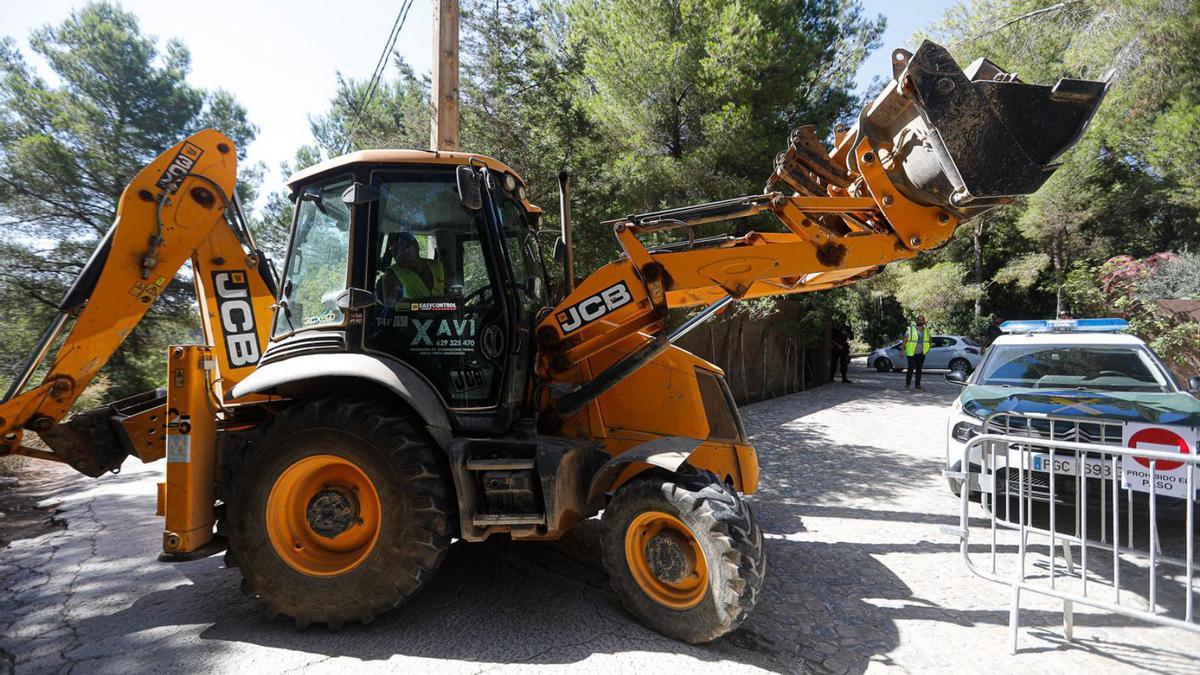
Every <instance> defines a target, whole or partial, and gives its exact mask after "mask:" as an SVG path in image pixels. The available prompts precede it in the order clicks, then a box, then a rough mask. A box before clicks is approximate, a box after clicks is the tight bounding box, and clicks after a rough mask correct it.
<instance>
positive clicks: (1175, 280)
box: [1137, 251, 1200, 300]
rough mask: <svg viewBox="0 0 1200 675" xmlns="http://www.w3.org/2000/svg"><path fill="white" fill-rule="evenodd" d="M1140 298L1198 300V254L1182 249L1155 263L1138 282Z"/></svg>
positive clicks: (1199, 273)
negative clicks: (1177, 253)
mask: <svg viewBox="0 0 1200 675" xmlns="http://www.w3.org/2000/svg"><path fill="white" fill-rule="evenodd" d="M1137 297H1138V298H1139V299H1141V300H1159V299H1182V300H1200V254H1196V253H1192V252H1191V251H1183V252H1181V253H1180V254H1179V255H1174V256H1171V257H1170V258H1167V259H1166V260H1163V261H1162V262H1161V263H1159V264H1158V265H1156V266H1155V267H1154V268H1153V270H1152V271H1151V272H1150V273H1149V274H1148V275H1146V277H1145V278H1144V279H1143V280H1142V281H1141V283H1140V284H1138V289H1137Z"/></svg>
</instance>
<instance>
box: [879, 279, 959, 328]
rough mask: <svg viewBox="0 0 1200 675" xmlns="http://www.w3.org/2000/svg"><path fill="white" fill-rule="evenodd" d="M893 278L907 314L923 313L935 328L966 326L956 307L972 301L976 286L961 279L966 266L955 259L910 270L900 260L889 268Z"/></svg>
mask: <svg viewBox="0 0 1200 675" xmlns="http://www.w3.org/2000/svg"><path fill="white" fill-rule="evenodd" d="M889 272H890V273H892V274H894V275H895V279H896V291H895V295H896V300H898V301H899V302H900V305H901V306H902V307H903V308H904V310H905V312H907V313H908V314H909V316H910V318H913V317H916V316H919V315H924V316H925V318H926V319H927V320H928V321H929V325H930V326H931V328H932V329H933V330H935V331H938V332H942V333H957V332H962V331H963V330H964V329H966V328H967V326H966V325H964V320H963V319H964V317H963V316H961V312H959V311H958V310H960V309H961V308H962V306H963V305H965V304H967V303H970V302H974V300H975V294H976V293H977V292H978V290H977V289H976V288H975V287H973V286H971V285H969V284H966V283H964V281H963V277H964V276H966V269H965V268H964V267H963V266H962V265H961V264H959V263H954V262H940V263H937V264H936V265H934V266H932V267H927V268H925V269H920V270H915V271H913V270H911V269H910V268H909V267H908V266H907V265H904V264H900V265H895V266H894V267H892V268H889Z"/></svg>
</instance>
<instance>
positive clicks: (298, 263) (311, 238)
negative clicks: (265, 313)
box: [273, 178, 350, 336]
mask: <svg viewBox="0 0 1200 675" xmlns="http://www.w3.org/2000/svg"><path fill="white" fill-rule="evenodd" d="M349 185H350V179H349V178H341V179H336V180H333V181H330V182H328V183H325V184H323V185H318V186H310V187H307V188H305V189H304V192H303V193H302V194H301V195H300V199H299V201H298V203H297V205H296V226H295V234H293V235H292V250H291V254H290V255H289V256H288V263H287V270H286V271H285V273H284V277H283V293H282V296H281V299H282V301H283V302H281V303H280V309H279V312H278V313H277V314H276V316H275V330H274V331H273V334H274V335H276V336H279V335H283V334H285V333H290V332H292V331H295V330H300V329H302V328H312V327H314V326H322V325H327V324H336V323H341V321H342V310H341V309H339V308H338V306H337V303H336V300H337V296H338V295H339V294H340V293H341V292H342V291H343V290H345V289H346V266H347V264H348V263H349V259H350V210H349V208H348V207H347V206H346V204H345V203H344V202H343V201H342V191H344V190H345V189H346V188H347V187H348V186H349Z"/></svg>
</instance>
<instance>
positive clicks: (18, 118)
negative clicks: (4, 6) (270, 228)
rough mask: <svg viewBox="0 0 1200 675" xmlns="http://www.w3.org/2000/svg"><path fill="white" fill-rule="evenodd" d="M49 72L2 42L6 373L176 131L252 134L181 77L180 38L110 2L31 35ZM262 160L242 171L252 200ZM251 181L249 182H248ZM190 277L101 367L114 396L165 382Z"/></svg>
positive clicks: (0, 277) (237, 111)
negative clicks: (148, 26) (148, 31)
mask: <svg viewBox="0 0 1200 675" xmlns="http://www.w3.org/2000/svg"><path fill="white" fill-rule="evenodd" d="M29 46H30V49H31V50H32V51H33V52H34V53H35V54H37V55H38V56H40V57H42V58H44V59H45V61H46V63H47V65H48V66H49V68H50V70H51V71H52V72H53V73H54V76H55V81H54V82H53V83H51V82H47V81H46V80H45V79H44V78H42V77H40V76H39V75H38V74H37V73H36V72H35V71H34V69H33V68H32V67H30V65H29V64H28V63H27V62H26V60H25V58H24V57H23V56H22V53H21V51H20V50H19V49H18V48H17V43H16V42H15V40H13V39H12V38H4V39H3V40H0V234H2V236H0V307H3V308H5V310H4V313H5V315H6V316H8V317H15V318H14V319H13V320H11V321H6V326H5V327H4V333H3V337H4V350H3V351H4V353H5V354H6V355H8V356H9V357H10V358H11V360H10V361H9V362H7V363H6V365H5V367H4V369H3V372H2V373H0V380H7V379H8V378H11V377H12V376H13V374H14V372H15V369H16V368H17V367H18V366H19V365H20V362H21V360H22V359H20V358H19V356H18V355H19V354H21V353H22V352H24V351H26V350H27V349H29V348H30V345H32V343H33V342H34V340H35V339H36V337H37V336H38V335H39V334H40V333H41V331H42V329H43V328H44V326H45V324H46V322H47V321H48V319H49V316H50V315H51V314H52V313H53V311H54V308H55V306H56V305H57V304H58V301H59V299H60V298H61V297H62V294H63V292H64V291H65V289H66V287H67V285H68V284H69V283H70V282H71V281H72V280H73V279H74V277H75V275H76V274H77V273H78V271H79V270H80V269H81V267H82V265H83V263H84V261H86V260H87V258H88V256H89V255H90V253H91V251H92V249H93V248H94V247H95V245H96V243H97V241H98V240H99V237H100V236H101V235H102V234H103V233H104V232H105V231H107V230H108V228H109V226H110V225H111V223H112V221H113V219H114V217H115V215H116V214H115V208H116V205H117V201H118V199H119V197H120V195H121V192H122V190H123V189H124V187H125V184H126V183H127V182H128V181H129V180H130V179H131V178H133V176H134V174H136V173H137V172H138V171H139V170H140V169H141V168H142V166H144V165H145V164H146V163H147V162H149V161H150V160H152V159H153V158H154V157H156V156H157V155H158V154H159V153H160V152H162V151H163V149H164V148H167V147H170V146H171V145H174V144H175V143H176V142H177V141H178V140H179V139H180V138H182V137H183V136H185V135H187V134H190V133H193V132H195V131H198V130H200V129H203V128H205V127H215V128H217V129H219V130H221V131H223V132H224V133H226V134H228V135H229V136H230V137H231V138H232V139H233V140H234V141H235V143H236V144H237V147H238V148H239V152H244V150H245V148H246V146H247V145H249V143H250V141H251V140H253V138H254V136H255V134H256V133H257V128H256V127H255V126H254V125H253V124H251V123H250V122H249V121H248V120H247V118H246V112H245V110H244V109H243V108H242V107H241V105H240V104H238V103H237V101H236V100H235V99H234V98H233V96H232V95H230V94H229V93H227V92H223V91H216V92H208V91H204V90H201V89H198V88H195V87H193V86H191V85H189V84H188V83H187V74H188V70H189V68H190V65H189V58H190V57H189V55H188V51H187V49H186V48H185V47H184V46H183V44H182V43H180V42H178V41H176V40H169V41H167V42H166V43H165V44H164V45H163V46H162V48H161V49H160V47H159V45H158V43H157V42H156V40H155V39H154V38H152V37H149V36H146V35H143V34H142V33H141V31H140V29H139V27H138V22H137V18H136V17H135V16H134V15H133V14H131V13H129V12H125V11H123V10H121V9H120V8H119V7H117V6H115V5H112V4H108V3H92V4H88V5H85V6H84V7H83V8H82V9H79V10H77V11H75V12H73V13H72V14H71V16H70V17H68V18H67V19H66V20H65V21H63V22H62V23H61V24H59V25H57V26H44V27H42V28H39V29H37V30H35V31H33V33H32V34H31V35H30V37H29ZM258 174H259V171H258V169H256V168H255V167H250V168H249V169H243V170H242V171H241V176H240V178H241V179H242V180H243V182H244V187H243V188H242V196H243V197H247V198H248V197H252V196H253V189H252V188H253V185H254V179H255V177H256V176H257V175H258ZM247 188H248V189H247ZM195 324H196V310H195V308H194V297H193V294H192V290H191V288H190V284H188V283H187V282H184V283H174V284H171V285H170V286H169V287H168V291H167V292H166V293H165V294H164V296H163V297H162V298H160V300H159V301H158V302H156V303H155V305H154V307H153V308H152V310H151V312H150V314H149V315H148V316H147V319H146V321H144V322H143V323H142V324H141V325H140V326H139V327H138V328H137V329H136V330H135V331H134V332H133V333H132V334H131V335H130V336H129V338H127V339H126V347H125V348H124V349H122V350H120V351H118V353H117V354H116V356H115V357H114V358H113V360H112V361H111V362H110V363H109V366H108V368H107V370H106V371H105V372H106V374H107V377H108V379H109V381H110V389H111V392H110V393H111V394H112V395H113V396H123V395H128V394H132V393H136V392H138V391H141V390H144V389H147V388H150V387H152V386H155V385H159V384H161V383H162V382H163V381H164V379H165V375H166V345H167V344H168V342H169V341H180V340H181V339H182V338H184V337H186V336H187V335H188V333H190V332H191V331H192V330H193V328H192V327H193V326H194V325H195Z"/></svg>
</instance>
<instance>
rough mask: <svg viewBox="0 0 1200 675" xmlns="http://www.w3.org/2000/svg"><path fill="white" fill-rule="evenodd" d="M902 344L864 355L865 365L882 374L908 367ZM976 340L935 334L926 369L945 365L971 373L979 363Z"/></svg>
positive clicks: (946, 367) (944, 366)
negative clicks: (865, 356)
mask: <svg viewBox="0 0 1200 675" xmlns="http://www.w3.org/2000/svg"><path fill="white" fill-rule="evenodd" d="M903 346H904V343H903V342H897V343H895V344H893V345H890V346H888V347H880V348H879V349H876V350H875V351H873V352H871V354H870V356H868V357H867V365H868V366H871V367H872V368H874V369H875V370H878V371H879V372H881V373H886V372H888V371H889V370H895V371H901V370H904V369H905V368H907V367H908V358H907V357H905V356H904V349H903ZM982 351H983V350H982V349H981V348H980V347H979V343H978V342H976V341H974V340H972V339H971V338H969V337H963V336H962V335H934V336H932V337H930V338H929V353H928V354H926V355H925V370H931V369H933V370H936V369H938V368H944V369H947V370H957V371H960V372H963V373H968V374H970V373H971V372H973V371H974V370H975V367H976V366H978V365H979V359H980V358H982V357H981V356H980V352H982Z"/></svg>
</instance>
